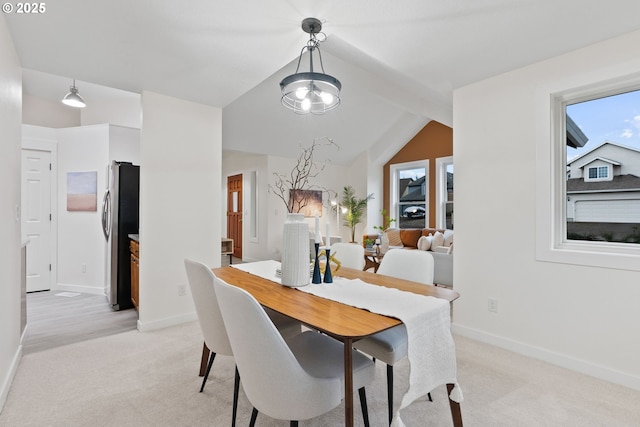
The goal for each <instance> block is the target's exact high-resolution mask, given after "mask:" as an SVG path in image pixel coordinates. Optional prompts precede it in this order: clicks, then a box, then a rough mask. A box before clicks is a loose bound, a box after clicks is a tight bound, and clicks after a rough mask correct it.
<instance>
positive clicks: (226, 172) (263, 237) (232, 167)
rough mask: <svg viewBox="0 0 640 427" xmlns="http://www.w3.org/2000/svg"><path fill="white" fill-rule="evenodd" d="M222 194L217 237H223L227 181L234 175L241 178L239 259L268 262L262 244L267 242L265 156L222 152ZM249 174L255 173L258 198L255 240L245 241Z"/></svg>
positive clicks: (224, 233) (265, 248) (265, 245)
mask: <svg viewBox="0 0 640 427" xmlns="http://www.w3.org/2000/svg"><path fill="white" fill-rule="evenodd" d="M222 160H223V161H222V192H221V194H220V200H221V203H220V215H221V218H222V221H221V223H220V227H221V228H220V233H221V236H226V235H227V221H226V218H227V217H226V213H227V177H228V176H232V175H237V174H240V173H241V174H242V178H243V181H244V183H243V187H244V188H243V190H244V191H243V197H244V201H243V211H244V212H243V221H242V224H243V227H244V229H243V245H242V259H243V260H245V261H259V260H264V259H268V257H269V255H268V254H269V250H268V245H267V244H266V243H265V242H267V239H268V237H267V236H268V229H269V224H268V221H267V215H266V214H265V213H266V212H267V199H268V197H267V190H268V188H267V182H268V180H269V176H268V172H267V156H263V155H257V154H249V153H241V152H238V151H223V152H222ZM251 171H255V172H256V174H257V175H256V176H257V180H256V181H257V182H256V187H257V188H256V190H257V196H258V207H257V212H258V215H257V218H256V220H257V226H258V230H257V231H258V236H257V239H255V240H252V239H250V238H249V222H250V220H251V218H250V212H249V200H248V197H249V196H250V193H249V191H247V190H248V188H249V185H250V184H249V181H248V178H249V176H248V175H249V173H250V172H251Z"/></svg>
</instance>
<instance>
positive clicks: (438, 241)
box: [431, 231, 444, 247]
mask: <svg viewBox="0 0 640 427" xmlns="http://www.w3.org/2000/svg"><path fill="white" fill-rule="evenodd" d="M434 246H444V235H443V234H442V233H441V232H439V231H436V234H434V235H433V242H431V247H434Z"/></svg>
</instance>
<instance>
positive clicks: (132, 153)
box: [55, 124, 140, 294]
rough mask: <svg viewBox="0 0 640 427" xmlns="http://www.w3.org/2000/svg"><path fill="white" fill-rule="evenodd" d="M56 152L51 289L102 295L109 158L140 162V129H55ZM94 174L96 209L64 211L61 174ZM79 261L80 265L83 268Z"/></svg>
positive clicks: (63, 177) (64, 181)
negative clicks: (104, 201) (53, 280)
mask: <svg viewBox="0 0 640 427" xmlns="http://www.w3.org/2000/svg"><path fill="white" fill-rule="evenodd" d="M55 135H56V139H57V141H58V155H57V181H58V198H57V213H58V215H57V219H58V221H57V235H58V247H57V283H56V289H61V290H68V291H76V292H84V293H92V294H103V293H104V282H105V269H106V264H105V262H106V257H105V256H106V250H107V247H106V242H105V239H104V235H103V234H102V222H101V217H102V211H101V208H102V197H103V194H104V191H105V189H106V188H107V185H108V176H107V166H108V165H109V164H110V163H111V162H112V161H113V160H119V161H127V162H132V163H134V164H139V163H140V130H139V129H132V128H124V127H121V126H111V125H107V124H101V125H94V126H79V127H73V128H64V129H57V130H55ZM89 171H96V172H97V179H98V181H97V195H96V197H97V210H96V211H95V212H69V211H67V172H89ZM83 265H84V266H86V269H85V271H83V268H82V267H83Z"/></svg>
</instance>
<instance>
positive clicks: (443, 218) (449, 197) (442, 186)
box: [436, 157, 453, 230]
mask: <svg viewBox="0 0 640 427" xmlns="http://www.w3.org/2000/svg"><path fill="white" fill-rule="evenodd" d="M436 204H437V205H436V206H437V209H436V227H437V228H447V229H449V230H453V157H440V158H437V159H436Z"/></svg>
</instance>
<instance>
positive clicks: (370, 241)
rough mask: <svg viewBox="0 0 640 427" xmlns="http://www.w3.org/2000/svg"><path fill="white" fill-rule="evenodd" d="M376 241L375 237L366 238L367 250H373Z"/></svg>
mask: <svg viewBox="0 0 640 427" xmlns="http://www.w3.org/2000/svg"><path fill="white" fill-rule="evenodd" d="M375 243H376V240H375V239H364V246H365V248H366V249H367V250H369V251H370V250H372V249H373V245H374V244H375Z"/></svg>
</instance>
